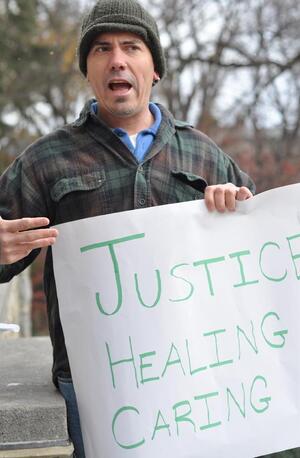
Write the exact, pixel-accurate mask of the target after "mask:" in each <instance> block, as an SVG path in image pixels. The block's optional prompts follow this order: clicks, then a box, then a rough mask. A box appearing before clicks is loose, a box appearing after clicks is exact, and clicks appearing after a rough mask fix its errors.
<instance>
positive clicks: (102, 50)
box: [95, 45, 109, 53]
mask: <svg viewBox="0 0 300 458" xmlns="http://www.w3.org/2000/svg"><path fill="white" fill-rule="evenodd" d="M108 50H109V48H108V46H103V45H101V46H96V47H95V51H96V52H99V53H103V52H106V51H108Z"/></svg>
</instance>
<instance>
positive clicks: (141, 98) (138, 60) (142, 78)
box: [87, 32, 158, 127]
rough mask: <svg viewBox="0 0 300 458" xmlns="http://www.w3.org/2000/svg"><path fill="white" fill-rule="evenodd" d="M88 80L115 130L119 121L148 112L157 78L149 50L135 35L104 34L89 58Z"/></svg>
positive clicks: (104, 117) (96, 41) (105, 115)
mask: <svg viewBox="0 0 300 458" xmlns="http://www.w3.org/2000/svg"><path fill="white" fill-rule="evenodd" d="M87 78H88V80H89V83H90V85H91V87H92V89H93V92H94V94H95V97H96V99H97V101H98V102H99V105H100V106H99V109H100V115H101V117H102V118H103V119H104V120H105V121H107V122H108V124H109V125H111V126H112V127H115V126H117V125H118V120H119V119H120V118H123V119H124V118H137V117H139V116H143V115H144V114H145V113H146V112H147V111H148V103H149V99H150V93H151V88H152V83H153V80H154V79H156V78H158V75H157V73H156V72H155V71H154V64H153V59H152V55H151V52H150V50H149V49H148V47H147V46H146V44H145V43H144V42H143V40H142V39H141V38H140V37H139V36H138V35H135V34H133V33H128V32H115V33H102V34H100V35H98V36H97V37H96V39H95V40H94V41H93V44H92V46H91V49H90V52H89V54H88V57H87Z"/></svg>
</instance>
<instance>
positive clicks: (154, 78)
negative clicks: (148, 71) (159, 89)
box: [152, 72, 160, 86]
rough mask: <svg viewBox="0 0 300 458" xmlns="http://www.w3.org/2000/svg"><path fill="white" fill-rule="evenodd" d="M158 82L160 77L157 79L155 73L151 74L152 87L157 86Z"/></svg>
mask: <svg viewBox="0 0 300 458" xmlns="http://www.w3.org/2000/svg"><path fill="white" fill-rule="evenodd" d="M159 80H160V77H159V74H158V73H157V72H154V73H153V83H152V86H155V84H157V83H158V82H159Z"/></svg>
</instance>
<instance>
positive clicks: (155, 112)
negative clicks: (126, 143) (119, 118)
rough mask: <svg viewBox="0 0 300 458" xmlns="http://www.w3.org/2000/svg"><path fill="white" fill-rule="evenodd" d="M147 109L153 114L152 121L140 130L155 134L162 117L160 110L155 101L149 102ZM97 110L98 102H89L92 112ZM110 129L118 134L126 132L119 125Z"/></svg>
mask: <svg viewBox="0 0 300 458" xmlns="http://www.w3.org/2000/svg"><path fill="white" fill-rule="evenodd" d="M149 110H150V111H151V113H152V114H153V116H154V123H153V124H152V125H151V126H150V127H148V128H147V129H143V130H142V131H141V132H145V133H150V134H153V135H156V134H157V131H158V129H159V126H160V123H161V119H162V116H161V111H160V109H159V108H158V106H157V105H156V104H155V103H152V102H150V103H149ZM97 111H98V102H96V101H94V102H93V103H92V104H91V112H92V113H93V114H97ZM112 131H113V132H115V133H117V134H120V133H121V134H126V133H127V132H126V131H125V130H124V129H122V128H121V127H116V128H114V129H112Z"/></svg>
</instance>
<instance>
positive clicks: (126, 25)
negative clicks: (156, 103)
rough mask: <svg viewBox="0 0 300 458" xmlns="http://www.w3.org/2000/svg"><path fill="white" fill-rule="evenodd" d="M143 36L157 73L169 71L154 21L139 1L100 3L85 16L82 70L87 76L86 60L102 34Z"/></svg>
mask: <svg viewBox="0 0 300 458" xmlns="http://www.w3.org/2000/svg"><path fill="white" fill-rule="evenodd" d="M115 31H123V32H131V33H136V34H137V35H140V36H141V37H142V39H143V40H144V42H145V43H146V45H147V46H148V48H149V49H150V51H151V54H152V58H153V62H154V68H155V71H156V72H157V73H158V74H159V76H160V78H162V77H163V76H164V74H165V72H166V62H165V56H164V52H163V49H162V46H161V43H160V38H159V32H158V28H157V25H156V22H155V20H154V18H153V17H152V16H151V15H150V14H149V13H148V12H147V11H146V10H145V9H144V8H143V7H142V6H141V5H140V4H139V3H138V2H137V1H136V0H99V1H98V2H97V3H96V5H95V6H94V7H93V8H92V9H91V11H90V12H89V13H88V14H87V15H86V16H85V17H84V19H83V22H82V27H81V35H80V38H79V45H78V56H79V68H80V70H81V71H82V73H83V74H84V75H85V76H86V73H87V64H86V59H87V56H88V53H89V50H90V47H91V45H92V42H93V40H94V38H95V37H96V36H97V35H98V34H99V33H102V32H115Z"/></svg>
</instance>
